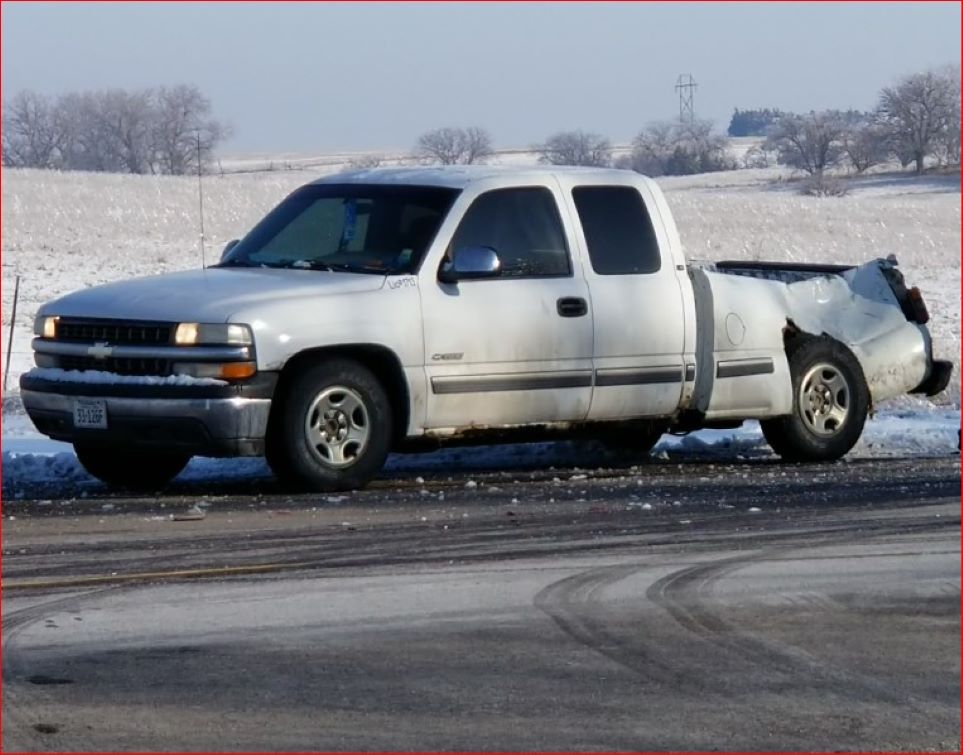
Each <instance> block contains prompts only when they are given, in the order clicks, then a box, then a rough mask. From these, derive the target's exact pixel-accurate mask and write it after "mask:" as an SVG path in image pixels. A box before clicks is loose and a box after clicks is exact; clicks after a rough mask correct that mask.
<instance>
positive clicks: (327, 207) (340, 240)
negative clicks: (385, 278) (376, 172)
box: [220, 184, 458, 275]
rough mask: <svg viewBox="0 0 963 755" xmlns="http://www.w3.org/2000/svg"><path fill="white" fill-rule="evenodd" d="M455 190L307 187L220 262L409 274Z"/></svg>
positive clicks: (255, 228)
mask: <svg viewBox="0 0 963 755" xmlns="http://www.w3.org/2000/svg"><path fill="white" fill-rule="evenodd" d="M457 195H458V191H457V190H455V189H447V188H441V187H435V186H402V185H387V184H378V185H364V184H312V185H310V186H305V187H303V188H301V189H298V190H297V191H295V192H294V193H293V194H291V195H290V196H289V197H287V199H285V200H284V201H283V202H281V204H279V205H278V206H277V207H275V208H274V209H273V210H272V211H271V212H270V213H268V215H267V216H266V217H265V218H264V219H263V220H262V221H261V222H260V223H258V224H257V225H256V226H255V227H254V229H253V230H252V231H251V232H250V233H249V234H248V235H247V236H245V237H244V238H243V239H241V241H240V242H239V243H238V244H237V245H236V246H235V247H234V248H233V249H231V251H230V253H229V254H228V255H227V256H226V257H225V258H224V259H223V260H222V261H221V263H220V266H223V267H292V268H304V269H311V270H332V271H345V272H359V273H375V274H379V275H387V274H389V273H411V272H414V271H415V270H416V269H417V267H418V264H419V262H420V261H421V257H422V255H423V254H424V253H425V251H426V250H427V248H428V245H429V244H430V243H431V241H432V239H434V237H435V234H436V233H437V232H438V227H439V226H440V225H441V221H442V220H443V219H444V217H445V214H446V213H447V212H448V210H449V208H450V207H451V204H452V202H454V200H455V197H456V196H457Z"/></svg>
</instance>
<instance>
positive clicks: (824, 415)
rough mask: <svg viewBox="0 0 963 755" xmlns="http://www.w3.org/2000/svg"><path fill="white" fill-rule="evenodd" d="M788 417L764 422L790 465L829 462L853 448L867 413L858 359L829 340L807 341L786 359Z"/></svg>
mask: <svg viewBox="0 0 963 755" xmlns="http://www.w3.org/2000/svg"><path fill="white" fill-rule="evenodd" d="M789 370H790V374H791V375H792V391H793V405H792V414H790V415H788V416H785V417H776V418H774V419H769V420H763V421H762V422H761V423H760V424H761V425H762V432H763V435H765V437H766V440H767V441H768V442H769V445H770V446H772V449H773V451H775V452H776V453H777V454H779V455H780V456H782V457H783V458H784V459H786V460H788V461H830V460H833V459H838V458H840V457H842V456H844V455H845V454H846V453H847V452H849V450H850V449H851V448H852V447H853V446H855V445H856V442H857V441H858V440H859V436H860V435H861V434H862V432H863V425H864V424H865V423H866V416H867V414H868V413H869V402H870V398H869V389H868V388H867V386H866V380H865V379H864V378H863V371H862V369H861V368H860V366H859V363H858V362H857V361H856V358H855V357H854V356H853V355H852V354H851V353H850V352H849V350H848V349H846V348H845V347H844V346H843V345H842V344H840V343H839V342H837V341H834V340H832V339H829V338H810V339H806V340H805V341H803V342H802V343H800V344H799V345H798V346H797V347H796V348H794V349H793V350H792V351H791V352H790V354H789Z"/></svg>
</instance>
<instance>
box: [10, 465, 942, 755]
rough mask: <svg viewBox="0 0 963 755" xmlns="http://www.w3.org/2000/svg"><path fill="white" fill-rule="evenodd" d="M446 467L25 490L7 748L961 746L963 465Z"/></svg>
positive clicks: (19, 503) (14, 550)
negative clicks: (132, 488) (142, 493)
mask: <svg viewBox="0 0 963 755" xmlns="http://www.w3.org/2000/svg"><path fill="white" fill-rule="evenodd" d="M449 475H452V476H451V477H449ZM424 477H425V478H427V479H422V478H420V477H409V478H405V479H403V480H395V481H387V482H385V483H384V484H379V485H377V486H375V487H374V488H373V489H370V490H368V491H365V492H362V493H356V494H351V495H347V496H289V495H284V494H281V493H278V492H276V491H272V490H271V489H270V487H269V486H267V487H264V488H263V489H262V491H261V492H260V493H255V494H253V495H251V494H247V493H246V492H245V491H242V490H240V489H238V487H237V486H236V487H235V488H234V489H231V487H230V486H228V488H227V489H226V490H225V489H224V488H223V487H221V486H214V487H210V488H207V489H204V488H203V486H201V489H199V490H194V491H192V490H191V489H190V488H189V486H182V489H181V492H180V494H178V495H175V496H168V497H166V498H163V499H154V498H136V499H125V498H121V497H117V496H114V497H104V496H102V494H101V495H100V496H99V497H98V494H95V495H92V496H90V497H88V498H85V499H77V500H74V501H64V500H58V499H52V500H48V501H38V500H16V501H12V502H8V501H5V508H4V522H3V525H4V526H3V578H4V593H3V635H4V636H3V639H4V646H3V652H4V655H3V712H4V718H3V749H4V750H5V751H11V750H43V751H55V750H112V751H116V750H235V751H236V750H251V749H256V750H334V749H351V750H367V749H376V750H388V749H398V750H406V749H428V750H448V749H456V750H474V749H497V750H537V749H551V750H578V749H605V750H615V749H630V750H645V749H652V750H665V749H671V750H710V749H725V750H741V749H746V750H773V749H793V750H856V749H863V750H867V749H868V750H891V749H896V750H918V749H926V750H929V749H934V750H958V749H959V745H960V742H959V731H960V687H959V679H960V668H959V658H960V656H959V647H960V634H959V631H960V628H959V625H960V612H959V609H960V508H959V491H960V476H959V459H958V457H955V456H943V457H941V458H940V457H934V458H914V459H898V458H895V459H857V460H853V461H850V462H846V463H839V464H832V465H820V466H786V465H782V464H779V463H777V462H773V461H766V460H749V461H743V462H740V463H735V464H730V463H709V462H704V461H690V462H685V463H680V464H676V463H652V464H645V465H641V466H637V467H633V468H628V469H609V470H598V469H596V470H585V469H583V470H574V469H572V468H567V469H561V468H557V469H554V470H536V471H525V472H522V471H519V470H513V471H510V472H505V471H498V470H490V471H479V470H476V471H474V472H473V473H471V475H466V474H465V472H464V471H463V470H461V471H458V470H456V471H455V472H454V473H452V470H443V473H442V474H438V473H435V474H432V473H430V472H425V473H424ZM199 502H201V503H202V504H204V505H202V506H201V508H200V510H202V511H205V512H206V514H205V515H204V518H198V519H187V520H181V519H180V518H179V517H180V515H183V514H185V513H187V512H189V511H191V510H192V509H193V507H194V506H195V504H197V503H199ZM172 514H174V515H177V516H178V518H177V519H172V516H171V515H172Z"/></svg>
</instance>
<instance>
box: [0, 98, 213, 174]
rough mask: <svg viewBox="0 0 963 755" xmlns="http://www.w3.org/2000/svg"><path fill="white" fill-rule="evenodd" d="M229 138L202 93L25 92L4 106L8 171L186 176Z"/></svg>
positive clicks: (4, 149) (4, 150) (5, 152)
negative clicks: (51, 94) (53, 94)
mask: <svg viewBox="0 0 963 755" xmlns="http://www.w3.org/2000/svg"><path fill="white" fill-rule="evenodd" d="M228 133H229V131H228V129H227V127H226V126H224V125H223V124H221V123H220V122H218V121H216V120H214V119H213V118H211V117H210V103H209V102H208V100H207V98H206V97H204V96H203V95H202V94H201V93H200V91H199V90H198V89H197V87H194V86H187V85H183V86H176V87H173V88H170V89H164V88H162V89H157V90H154V89H143V90H138V91H126V90H122V89H112V90H109V91H102V92H83V93H71V94H65V95H63V96H61V97H59V98H57V100H56V101H50V100H48V99H47V98H45V97H43V96H41V95H38V94H36V93H34V92H30V91H23V92H20V93H19V94H17V95H16V96H15V97H14V98H13V99H12V100H11V101H9V102H5V103H4V105H3V161H4V164H5V165H11V166H23V167H35V168H67V169H71V170H95V171H118V172H128V173H147V172H152V173H156V172H163V173H186V172H193V171H194V170H195V169H196V164H197V151H198V149H197V148H198V138H200V152H201V161H202V163H206V162H207V161H208V160H209V158H210V155H211V153H212V151H213V149H214V147H215V146H216V145H217V144H218V143H219V142H220V141H221V140H222V139H223V138H225V137H226V136H227V134H228Z"/></svg>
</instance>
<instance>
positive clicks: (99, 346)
mask: <svg viewBox="0 0 963 755" xmlns="http://www.w3.org/2000/svg"><path fill="white" fill-rule="evenodd" d="M113 353H114V347H113V346H108V345H107V344H106V343H95V344H94V345H93V346H91V347H90V348H89V349H87V356H89V357H93V358H94V359H106V358H107V357H109V356H110V355H111V354H113Z"/></svg>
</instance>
